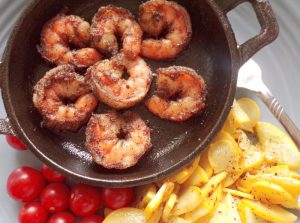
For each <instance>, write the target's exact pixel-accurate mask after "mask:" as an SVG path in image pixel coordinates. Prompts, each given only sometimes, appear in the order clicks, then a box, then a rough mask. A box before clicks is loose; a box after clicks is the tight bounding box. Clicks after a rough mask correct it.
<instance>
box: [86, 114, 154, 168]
mask: <svg viewBox="0 0 300 223" xmlns="http://www.w3.org/2000/svg"><path fill="white" fill-rule="evenodd" d="M85 134H86V147H87V148H88V150H89V151H90V152H91V153H92V156H93V158H94V160H95V162H96V163H97V164H99V165H101V166H103V167H105V168H107V169H126V168H128V167H131V166H134V165H135V164H136V163H137V162H138V160H139V159H140V157H141V156H142V155H143V154H144V153H145V152H146V151H147V150H149V149H150V148H151V147H152V144H151V138H150V128H149V127H148V126H147V125H146V124H145V122H144V121H143V120H142V119H141V117H140V116H139V115H137V114H135V113H133V112H131V111H126V112H125V113H123V114H119V113H117V112H110V113H107V114H97V115H96V114H94V115H93V116H92V118H91V119H90V121H89V122H88V125H87V129H86V133H85Z"/></svg>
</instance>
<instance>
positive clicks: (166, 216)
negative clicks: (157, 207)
mask: <svg viewBox="0 0 300 223" xmlns="http://www.w3.org/2000/svg"><path fill="white" fill-rule="evenodd" d="M176 202H177V195H176V194H174V193H172V194H171V195H170V197H169V199H168V200H167V202H166V204H165V207H164V210H163V214H162V220H163V221H164V222H169V220H170V218H171V216H172V215H171V211H172V210H173V208H174V206H175V203H176Z"/></svg>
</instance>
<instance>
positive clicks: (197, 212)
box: [184, 185, 222, 222]
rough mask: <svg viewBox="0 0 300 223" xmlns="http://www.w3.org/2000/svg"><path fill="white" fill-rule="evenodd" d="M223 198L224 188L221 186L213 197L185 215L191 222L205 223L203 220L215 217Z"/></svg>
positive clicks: (214, 192)
mask: <svg viewBox="0 0 300 223" xmlns="http://www.w3.org/2000/svg"><path fill="white" fill-rule="evenodd" d="M221 198H222V187H221V186H220V185H219V186H218V187H217V188H216V190H215V191H213V193H212V195H211V196H210V197H209V198H208V199H207V200H205V201H203V202H202V203H201V205H200V206H199V207H197V208H196V209H194V210H193V211H191V212H188V213H186V214H185V215H184V218H185V219H186V220H188V221H189V222H204V220H203V218H204V217H207V218H209V216H211V215H213V213H214V212H215V210H216V209H217V207H218V205H219V203H220V200H221Z"/></svg>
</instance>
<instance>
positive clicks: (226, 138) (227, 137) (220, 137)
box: [212, 130, 237, 146]
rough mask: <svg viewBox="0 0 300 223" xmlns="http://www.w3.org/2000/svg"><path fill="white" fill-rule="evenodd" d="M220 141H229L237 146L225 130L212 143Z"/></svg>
mask: <svg viewBox="0 0 300 223" xmlns="http://www.w3.org/2000/svg"><path fill="white" fill-rule="evenodd" d="M219 140H229V141H230V142H231V143H232V144H233V145H235V146H236V145H237V143H236V141H235V140H234V138H233V137H232V136H231V135H230V133H229V132H227V131H225V130H221V131H220V132H219V133H218V135H217V136H216V137H215V138H214V139H213V142H212V143H215V142H217V141H219Z"/></svg>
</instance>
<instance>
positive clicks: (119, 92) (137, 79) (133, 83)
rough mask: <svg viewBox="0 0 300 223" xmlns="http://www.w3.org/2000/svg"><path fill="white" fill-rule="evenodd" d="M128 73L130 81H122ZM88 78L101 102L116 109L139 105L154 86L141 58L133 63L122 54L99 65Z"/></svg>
mask: <svg viewBox="0 0 300 223" xmlns="http://www.w3.org/2000/svg"><path fill="white" fill-rule="evenodd" d="M125 69H126V70H127V73H128V75H129V78H128V79H127V80H126V79H123V78H122V76H123V73H124V72H125ZM86 77H87V79H88V82H89V83H90V85H91V87H92V90H93V92H94V93H95V95H96V96H97V97H98V99H99V100H100V101H102V102H103V103H105V104H107V105H109V106H111V107H113V108H116V109H124V108H128V107H131V106H133V105H135V104H136V103H138V102H140V101H141V100H142V99H143V98H144V97H145V96H146V94H147V92H148V91H149V88H150V85H151V82H152V72H151V70H150V68H149V67H148V66H147V64H146V62H145V61H144V60H143V59H142V58H140V57H137V58H136V59H134V60H131V59H129V58H128V57H126V56H125V55H124V54H123V53H120V54H118V55H116V56H114V57H112V58H111V59H110V60H108V59H107V60H102V61H100V62H98V63H96V64H95V65H94V66H92V67H90V68H89V69H88V70H87V73H86Z"/></svg>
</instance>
